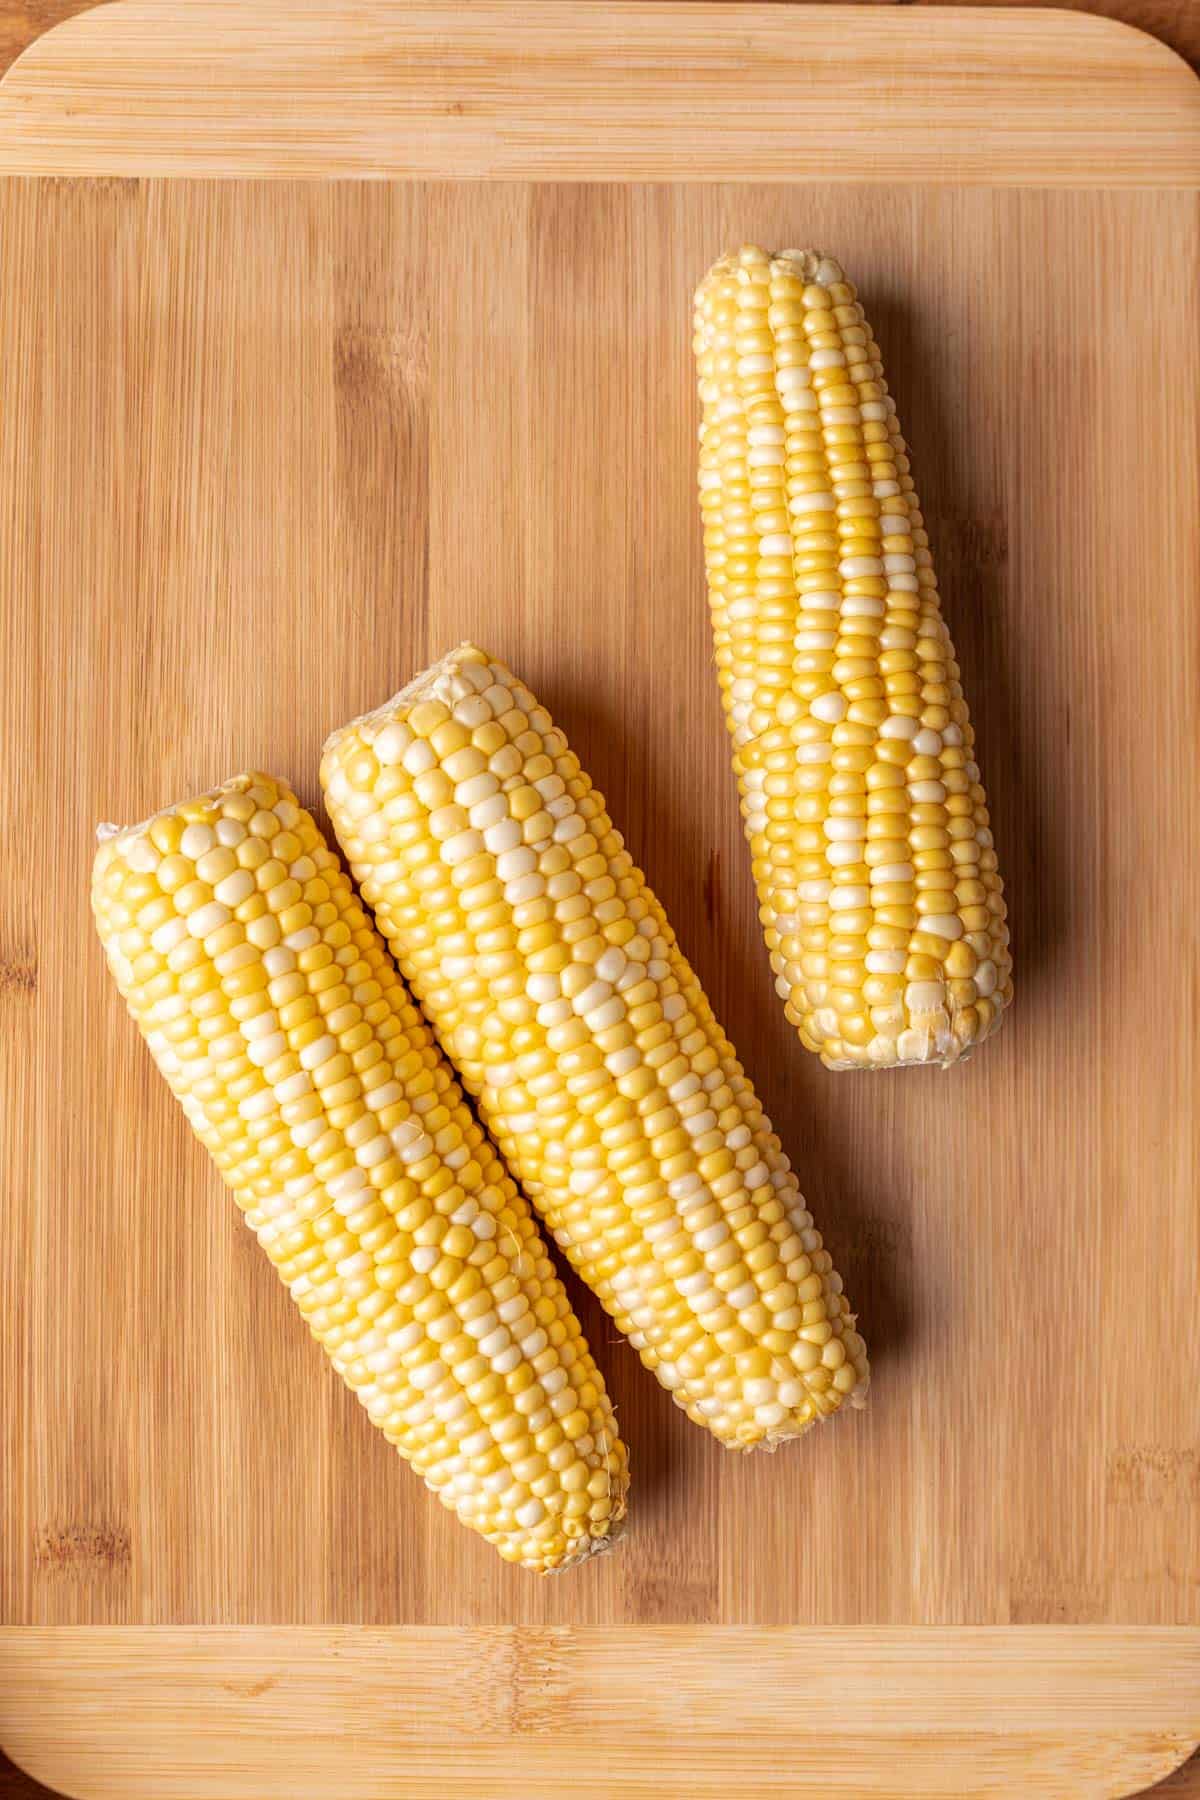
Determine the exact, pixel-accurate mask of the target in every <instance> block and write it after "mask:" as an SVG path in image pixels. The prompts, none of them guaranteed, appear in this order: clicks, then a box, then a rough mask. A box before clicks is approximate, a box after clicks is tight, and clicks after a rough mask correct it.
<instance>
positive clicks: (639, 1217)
mask: <svg viewBox="0 0 1200 1800" xmlns="http://www.w3.org/2000/svg"><path fill="white" fill-rule="evenodd" d="M321 778H322V782H323V784H324V787H325V791H326V797H327V800H328V804H329V810H330V816H331V818H332V820H333V824H334V829H335V831H336V832H337V835H338V837H339V839H340V841H341V844H342V847H343V849H344V850H345V852H346V855H347V857H348V858H349V860H350V863H351V866H352V868H353V870H354V873H355V876H356V877H357V879H358V881H359V883H360V884H361V887H362V892H363V896H364V898H365V899H366V900H367V902H368V904H369V905H370V906H371V907H373V909H374V911H375V916H376V918H377V920H378V923H379V925H380V927H381V929H382V930H383V932H384V934H385V936H386V937H387V938H388V940H389V941H390V943H391V945H392V948H393V950H394V951H395V953H396V956H397V958H398V960H399V962H400V964H401V967H402V968H403V970H404V971H405V974H406V975H407V977H408V979H409V980H410V981H411V983H412V985H413V988H414V990H415V992H416V993H417V995H418V997H419V998H420V1000H421V1002H422V1004H423V1005H424V1007H425V1009H426V1011H427V1013H428V1015H429V1017H430V1019H431V1020H432V1021H433V1024H434V1027H435V1029H436V1030H437V1032H438V1035H439V1037H440V1038H441V1041H442V1043H443V1044H444V1046H445V1048H446V1050H447V1052H448V1053H449V1055H450V1056H451V1058H452V1059H453V1060H454V1062H455V1063H456V1064H457V1066H458V1068H459V1070H460V1071H461V1073H462V1077H463V1081H464V1083H465V1085H466V1086H467V1088H468V1089H469V1091H470V1092H471V1093H472V1094H474V1095H475V1096H477V1098H478V1100H479V1104H480V1108H481V1111H482V1113H483V1116H484V1119H485V1121H486V1122H487V1124H488V1125H489V1126H490V1128H491V1129H492V1131H493V1132H494V1133H495V1135H496V1138H497V1141H498V1142H499V1144H500V1146H501V1149H502V1150H503V1152H504V1154H505V1156H506V1157H507V1159H508V1161H509V1164H510V1166H511V1167H512V1168H513V1170H514V1171H515V1173H516V1174H517V1176H518V1178H519V1179H520V1180H521V1182H522V1183H523V1184H524V1186H525V1187H526V1189H527V1191H528V1192H529V1193H530V1194H531V1196H532V1197H533V1199H534V1201H535V1202H536V1204H537V1205H538V1207H539V1208H540V1209H541V1211H542V1212H543V1214H544V1216H545V1217H546V1219H547V1221H548V1223H549V1224H550V1227H551V1229H552V1231H553V1233H554V1236H555V1239H556V1241H557V1242H558V1243H559V1244H560V1245H561V1246H562V1248H563V1249H564V1250H565V1251H566V1253H567V1255H568V1256H569V1257H570V1258H571V1261H572V1262H573V1263H574V1265H575V1267H576V1268H577V1269H578V1270H579V1272H580V1274H581V1275H582V1277H583V1279H584V1280H585V1281H586V1282H587V1283H588V1285H589V1286H590V1287H592V1288H593V1289H594V1290H595V1292H596V1293H597V1294H598V1295H599V1297H600V1299H601V1300H602V1302H603V1303H604V1305H605V1307H606V1308H607V1309H608V1311H609V1312H610V1313H611V1314H612V1316H613V1318H614V1319H615V1320H616V1322H617V1325H618V1326H619V1327H620V1329H621V1330H622V1331H623V1332H625V1333H626V1334H627V1335H628V1337H629V1339H630V1341H631V1343H633V1344H634V1345H635V1346H636V1347H637V1349H638V1350H639V1351H640V1353H641V1356H642V1360H643V1361H644V1362H645V1363H646V1365H647V1367H649V1368H651V1369H653V1370H654V1372H655V1374H656V1375H657V1376H658V1379H659V1380H660V1381H661V1382H662V1384H663V1385H664V1387H666V1388H668V1389H670V1391H671V1393H672V1394H673V1396H674V1398H675V1400H676V1401H677V1402H678V1404H679V1405H680V1406H682V1407H683V1408H684V1410H685V1411H686V1412H687V1413H688V1415H689V1416H690V1417H691V1418H693V1419H695V1420H696V1421H698V1422H699V1423H701V1424H704V1425H707V1426H708V1427H709V1428H710V1430H712V1431H713V1432H714V1433H715V1434H716V1436H717V1437H718V1438H720V1439H721V1440H722V1441H723V1442H724V1443H726V1444H729V1445H732V1446H734V1447H737V1448H750V1447H751V1446H753V1445H755V1444H758V1443H763V1442H765V1443H768V1444H770V1443H775V1442H778V1441H779V1440H781V1439H784V1438H788V1437H793V1436H795V1435H797V1434H798V1433H799V1432H801V1431H803V1430H804V1429H805V1428H806V1427H807V1426H809V1425H810V1424H812V1423H813V1422H814V1421H815V1420H816V1419H818V1418H819V1417H821V1416H822V1415H824V1414H827V1413H831V1412H833V1411H834V1410H835V1409H836V1408H837V1407H838V1406H840V1405H841V1403H842V1402H843V1400H845V1399H847V1398H850V1399H853V1400H854V1401H856V1402H857V1401H860V1400H861V1399H862V1398H863V1396H864V1394H865V1390H866V1385H867V1360H866V1352H865V1348H864V1345H863V1340H862V1338H861V1337H860V1336H859V1334H858V1332H857V1331H856V1330H855V1329H854V1320H853V1317H852V1316H851V1314H850V1313H849V1311H848V1309H847V1305H846V1302H845V1300H844V1299H843V1296H842V1283H841V1281H840V1279H839V1277H838V1276H837V1274H836V1273H835V1272H834V1270H833V1268H832V1267H831V1263H830V1258H829V1254H828V1252H827V1251H826V1250H824V1249H823V1248H822V1245H821V1237H820V1234H819V1233H818V1232H817V1231H816V1229H815V1228H814V1226H813V1221H812V1215H811V1214H810V1213H809V1211H808V1209H807V1208H806V1206H805V1204H804V1201H803V1199H802V1198H801V1195H800V1192H799V1189H798V1187H797V1184H796V1178H795V1176H794V1175H793V1174H792V1171H791V1168H790V1166H789V1164H788V1160H787V1157H786V1156H785V1155H784V1154H783V1151H782V1150H781V1148H780V1144H779V1139H778V1138H777V1137H776V1136H775V1133H774V1131H773V1130H772V1128H771V1123H770V1120H769V1119H767V1118H766V1117H765V1115H764V1113H763V1110H762V1107H761V1105H760V1104H759V1101H758V1099H757V1098H756V1096H755V1093H754V1089H753V1088H752V1086H751V1085H750V1082H749V1081H748V1080H747V1078H746V1076H745V1074H744V1073H743V1071H742V1067H741V1065H740V1063H739V1062H738V1061H737V1058H736V1056H735V1054H734V1051H733V1049H732V1046H731V1045H730V1044H729V1042H728V1040H727V1039H726V1037H725V1036H724V1034H723V1032H722V1031H721V1029H720V1027H719V1026H718V1024H717V1023H716V1020H715V1019H714V1018H713V1015H712V1012H711V1010H710V1008H709V1005H708V1002H707V1000H706V999H705V997H704V994H703V992H702V990H701V988H700V984H699V982H698V981H697V980H696V977H695V975H694V974H693V972H692V970H691V969H690V968H689V966H688V964H687V962H686V961H685V960H684V957H683V956H682V954H681V953H680V951H679V950H678V948H677V947H676V943H675V938H674V934H673V933H672V931H671V928H670V926H669V925H668V923H667V920H666V918H665V916H664V914H663V910H662V907H661V906H660V905H659V903H658V901H657V900H656V898H655V896H654V895H653V893H651V891H650V889H649V888H648V887H647V886H646V883H645V880H644V878H643V876H642V874H641V871H640V870H639V869H637V868H636V867H635V866H634V863H633V860H632V858H631V857H630V855H629V852H628V851H627V850H626V849H625V847H624V844H623V842H622V839H621V836H620V834H619V833H618V832H617V831H616V830H615V829H614V828H613V825H612V821H611V820H610V819H609V816H608V814H607V812H606V811H605V807H604V800H603V798H602V796H601V795H600V794H598V793H597V792H596V791H595V790H594V789H593V787H592V784H591V782H590V781H589V780H588V778H587V776H586V775H585V774H584V773H583V772H582V771H581V769H580V767H579V763H578V761H577V759H576V757H575V756H574V755H573V754H572V752H571V750H570V748H569V746H568V744H567V741H566V739H565V737H564V736H563V734H562V732H561V731H559V730H557V729H556V728H555V726H554V725H553V723H552V721H551V719H550V716H549V714H548V713H547V712H546V710H545V709H544V707H542V706H540V705H539V704H538V702H537V701H536V700H535V699H534V697H533V695H532V694H531V693H530V692H529V690H528V689H527V688H526V687H524V686H523V685H522V684H521V682H520V681H518V680H517V679H516V678H515V677H514V676H513V675H512V674H511V673H510V672H509V670H508V669H506V668H505V667H504V666H503V665H502V664H500V663H497V662H495V661H493V660H491V659H489V658H488V657H487V656H486V655H485V654H484V652H483V651H481V650H478V649H475V648H473V647H472V646H470V645H466V646H464V647H463V648H462V649H460V650H458V651H456V652H454V653H452V654H451V655H449V656H447V657H446V658H444V659H443V661H442V662H440V663H439V664H437V665H436V666H435V667H434V668H432V669H430V670H429V671H428V672H427V673H426V674H425V675H423V676H419V677H418V678H417V679H416V680H415V681H414V682H413V683H412V684H411V685H410V686H409V687H407V688H406V689H405V690H404V691H403V692H402V693H401V694H399V695H397V696H396V698H395V699H394V700H392V701H390V702H389V703H388V704H387V705H386V706H384V707H382V708H381V709H380V710H379V711H378V712H376V713H373V714H372V715H371V716H370V717H369V718H366V719H362V720H359V721H358V722H357V723H356V724H354V725H351V726H348V727H347V728H346V729H344V730H342V731H339V732H337V733H335V734H334V736H333V737H332V738H331V739H330V741H329V743H328V744H327V745H326V751H325V757H324V761H323V764H322V771H321Z"/></svg>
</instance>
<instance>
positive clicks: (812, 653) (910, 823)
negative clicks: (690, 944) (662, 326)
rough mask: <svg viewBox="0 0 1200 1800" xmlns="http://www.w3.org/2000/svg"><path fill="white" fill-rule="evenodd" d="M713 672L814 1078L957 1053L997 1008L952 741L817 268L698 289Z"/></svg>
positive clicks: (940, 655)
mask: <svg viewBox="0 0 1200 1800" xmlns="http://www.w3.org/2000/svg"><path fill="white" fill-rule="evenodd" d="M695 325H696V335H695V350H696V357H697V364H698V369H699V378H700V398H701V402H702V407H703V423H702V425H701V428H700V506H701V511H702V514H703V519H704V545H705V560H706V565H707V572H708V592H709V603H710V609H711V614H712V625H713V635H714V638H715V643H716V661H717V671H718V679H719V681H720V686H721V698H722V702H723V704H724V708H725V717H726V722H727V724H728V726H729V730H730V734H731V736H732V739H733V746H734V755H733V765H734V769H735V771H736V773H737V777H738V783H739V787H740V790H741V809H742V816H743V819H744V821H745V829H746V836H747V838H748V839H749V842H750V850H751V856H752V859H753V862H752V866H753V872H754V879H755V882H756V884H757V887H758V896H759V902H760V917H761V919H762V922H763V926H764V929H765V933H766V941H767V947H768V950H769V952H770V957H771V966H772V968H773V970H774V972H775V978H776V987H777V989H778V991H779V993H780V995H781V996H782V997H783V999H784V1001H785V1002H786V1011H787V1016H788V1018H789V1019H790V1020H791V1021H792V1023H793V1024H794V1025H796V1026H797V1027H798V1028H799V1032H800V1038H801V1041H802V1042H803V1043H804V1044H805V1046H806V1047H807V1048H808V1049H810V1050H815V1051H816V1052H817V1053H818V1054H819V1055H820V1057H821V1060H822V1061H823V1062H824V1063H826V1064H827V1065H828V1066H829V1067H830V1068H834V1069H847V1068H887V1067H890V1066H894V1065H897V1064H909V1063H924V1062H940V1063H943V1064H947V1063H952V1062H955V1061H957V1060H958V1059H959V1058H960V1057H962V1056H964V1055H965V1054H967V1052H969V1051H970V1050H971V1049H972V1048H973V1047H974V1046H975V1045H976V1044H978V1043H980V1042H981V1041H982V1040H983V1039H984V1038H985V1037H987V1036H988V1035H989V1034H990V1033H991V1032H992V1031H994V1030H995V1028H996V1026H997V1025H998V1024H999V1023H1000V1020H1001V1018H1002V1016H1003V1013H1004V1010H1005V1008H1006V1007H1007V1006H1008V1004H1009V1001H1010V1000H1011V998H1012V980H1011V969H1012V962H1011V958H1010V956H1009V950H1008V928H1007V925H1006V924H1005V912H1004V899H1003V892H1002V886H1001V881H1000V876H999V874H998V873H997V864H996V852H995V849H994V847H993V843H992V834H991V830H990V826H989V821H988V811H987V803H986V798H985V795H984V791H983V788H982V786H981V785H980V777H979V769H978V767H977V765H976V763H975V760H974V752H973V745H974V733H973V732H972V729H971V723H970V719H969V718H968V715H967V707H966V702H965V701H964V699H963V693H962V687H961V685H960V682H959V668H958V664H957V662H956V661H955V658H954V647H953V645H952V644H951V642H950V638H949V635H948V633H947V631H946V627H945V625H944V623H943V621H942V616H941V610H940V606H939V602H938V591H937V581H936V578H935V576H934V572H933V564H932V559H931V557H930V553H929V540H928V537H927V536H926V533H925V526H924V520H923V518H922V515H921V510H920V502H919V500H918V498H917V495H916V491H915V489H914V487H913V483H912V478H911V476H910V474H909V462H908V456H907V454H906V448H905V443H904V439H903V437H902V436H901V435H900V429H899V425H898V423H897V420H896V409H895V406H894V405H893V403H892V400H891V398H890V396H889V394H888V390H887V383H886V382H885V381H884V379H883V369H882V364H881V362H880V357H879V351H878V349H877V348H876V345H875V342H874V339H873V338H872V336H871V330H870V326H869V325H868V324H867V322H866V319H865V318H864V316H863V310H862V307H861V306H860V305H859V304H858V302H857V300H856V298H855V290H854V288H853V287H852V286H851V285H850V283H849V282H848V281H847V280H846V279H845V277H844V275H843V273H842V271H841V269H840V268H839V267H838V265H837V263H835V262H832V261H831V260H830V259H829V258H827V257H822V256H819V255H818V254H817V253H816V252H815V251H811V250H785V251H782V252H781V253H780V254H779V255H778V256H773V257H772V256H768V255H766V253H765V252H764V251H762V250H759V249H756V248H753V247H751V248H748V249H744V250H742V251H740V252H739V253H738V254H737V255H735V256H727V257H724V258H723V259H722V260H721V261H720V262H718V263H717V264H716V265H715V266H714V268H713V269H712V270H710V272H709V274H708V275H707V277H706V278H705V280H704V281H703V282H702V283H701V285H700V288H699V290H698V292H697V295H696V314H695Z"/></svg>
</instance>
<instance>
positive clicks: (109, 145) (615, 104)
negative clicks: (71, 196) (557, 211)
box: [0, 0, 1200, 189]
mask: <svg viewBox="0 0 1200 1800" xmlns="http://www.w3.org/2000/svg"><path fill="white" fill-rule="evenodd" d="M536 19H537V24H536V28H533V27H531V25H530V21H529V19H528V16H527V15H526V14H525V13H524V12H523V11H522V10H521V9H520V8H519V7H517V6H515V5H514V3H513V0H474V3H473V4H472V5H471V6H470V7H469V8H467V9H462V8H458V9H455V8H452V7H450V6H448V5H446V4H445V0H425V3H422V0H413V3H412V4H397V3H396V0H361V3H360V4H357V5H355V6H354V7H350V8H347V7H345V6H342V5H340V4H339V3H338V0H255V5H254V6H253V8H252V9H248V8H247V6H246V5H245V0H206V4H205V5H204V6H203V7H197V6H194V5H190V4H187V3H186V0H185V3H184V4H178V3H176V4H172V3H170V0H118V3H117V4H114V5H110V6H106V7H101V8H98V9H96V10H94V11H91V12H87V13H84V14H81V15H79V16H78V17H75V18H73V19H70V20H68V21H66V22H65V23H64V24H62V25H60V26H59V27H58V28H57V29H56V30H54V31H52V32H50V33H48V34H47V35H46V36H45V37H43V38H41V39H39V40H38V41H37V42H35V43H34V44H33V45H32V46H31V48H30V49H29V50H28V51H26V53H25V54H24V55H23V56H22V57H21V58H20V59H19V60H18V62H17V63H16V64H15V65H14V66H13V68H12V69H11V70H10V71H9V73H8V74H7V76H6V77H5V79H4V82H3V86H2V87H0V170H6V171H9V172H20V173H36V174H59V175H95V174H105V175H136V176H145V175H180V174H197V173H205V174H207V175H210V176H214V177H217V176H220V177H235V176H238V177H264V176H270V177H285V176H287V177H301V176H307V177H320V178H327V177H330V176H338V175H341V176H347V175H357V176H363V175H370V176H406V177H423V178H428V179H432V180H436V179H438V178H439V177H440V176H441V175H442V174H443V173H444V172H445V171H447V170H452V171H453V173H454V174H455V175H456V176H457V177H458V178H459V179H552V180H598V179H599V180H606V181H661V180H667V179H679V180H698V179H705V180H724V181H730V180H743V181H759V180H789V181H796V180H812V181H819V182H821V183H822V184H824V185H828V184H830V183H849V182H854V181H873V180H876V179H878V177H879V173H880V170H881V168H886V169H887V170H888V171H889V174H890V178H891V179H892V180H896V181H920V182H929V183H936V184H941V183H962V182H968V181H978V182H984V183H990V184H1001V185H1012V186H1022V187H1042V186H1059V187H1063V186H1075V187H1103V188H1117V187H1135V188H1136V187H1150V188H1155V189H1158V188H1163V187H1183V188H1188V187H1194V186H1195V184H1196V182H1197V180H1198V179H1200V150H1198V149H1197V145H1198V144H1200V131H1198V128H1197V119H1198V116H1200V88H1198V87H1197V84H1196V82H1195V81H1194V80H1193V79H1192V77H1191V75H1190V72H1189V70H1188V69H1187V67H1186V65H1185V64H1184V63H1182V62H1181V61H1180V59H1179V58H1178V57H1176V56H1174V55H1173V54H1172V53H1171V52H1170V51H1168V50H1167V49H1166V48H1165V47H1164V46H1163V45H1162V44H1160V43H1158V42H1157V41H1156V40H1154V39H1152V38H1150V37H1147V36H1145V35H1144V34H1140V33H1135V34H1132V35H1131V34H1130V33H1129V32H1128V31H1126V30H1124V29H1122V28H1121V27H1120V26H1118V25H1115V24H1114V23H1113V22H1111V21H1110V20H1106V19H1100V18H1095V17H1092V16H1089V15H1087V14H1083V13H1070V12H1057V11H1055V12H1042V13H1040V14H1038V13H1027V12H1025V11H1023V10H1022V9H1020V8H996V9H993V10H990V11H989V12H988V13H987V14H986V15H985V14H982V13H979V12H975V11H971V10H963V9H959V10H955V9H952V8H947V9H945V10H944V11H943V10H939V11H938V12H936V13H935V12H932V11H913V10H910V9H906V10H905V11H904V12H898V11H892V10H890V9H888V8H874V9H872V10H870V11H864V10H863V9H861V8H856V7H821V8H806V7H802V6H801V7H793V6H774V5H750V4H728V3H723V4H722V3H717V0H591V3H590V4H586V3H585V4H581V3H580V0H541V3H540V4H539V6H538V9H537V14H536ZM948 30H950V31H952V32H953V51H952V53H951V54H944V51H945V48H946V43H947V40H946V35H945V34H946V32H947V31H948ZM1118 94H1119V103H1117V104H1114V97H1115V96H1117V95H1118Z"/></svg>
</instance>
